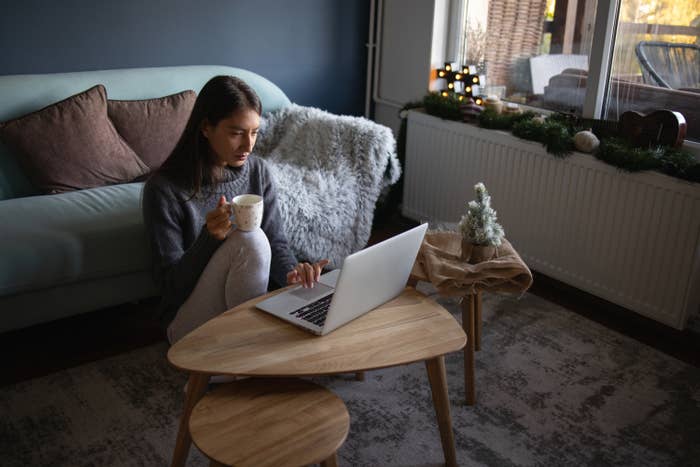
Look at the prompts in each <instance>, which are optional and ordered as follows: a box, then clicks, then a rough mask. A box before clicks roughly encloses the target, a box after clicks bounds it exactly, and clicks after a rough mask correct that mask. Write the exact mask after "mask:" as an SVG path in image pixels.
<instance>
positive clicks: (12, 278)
mask: <svg viewBox="0 0 700 467" xmlns="http://www.w3.org/2000/svg"><path fill="white" fill-rule="evenodd" d="M221 74H229V75H235V76H238V77H240V78H242V79H243V80H245V81H246V82H247V83H248V84H250V85H251V86H252V87H253V88H254V89H255V90H256V92H257V93H258V94H259V95H260V98H261V100H262V103H263V109H264V111H266V112H269V111H273V110H277V109H280V108H283V107H286V106H289V105H290V101H289V99H288V98H287V96H285V94H284V93H283V92H282V91H281V90H280V89H279V88H278V87H277V86H276V85H274V84H273V83H271V82H270V81H268V80H266V79H265V78H263V77H261V76H259V75H257V74H255V73H252V72H250V71H246V70H242V69H239V68H231V67H223V66H182V67H162V68H135V69H122V70H102V71H87V72H77V73H57V74H40V75H13V76H0V121H6V120H9V119H12V118H16V117H19V116H22V115H25V114H27V113H29V112H32V111H35V110H38V109H41V108H42V107H45V106H47V105H49V104H52V103H54V102H57V101H60V100H62V99H65V98H66V97H69V96H71V95H73V94H76V93H79V92H82V91H84V90H86V89H88V88H90V87H92V86H94V85H96V84H103V85H104V86H105V88H106V89H107V96H108V98H110V99H121V100H134V99H147V98H154V97H161V96H166V95H169V94H173V93H176V92H180V91H183V90H187V89H192V90H194V91H196V92H199V90H200V89H201V88H202V86H203V85H204V83H206V82H207V81H208V80H209V79H210V78H211V77H213V76H216V75H221ZM37 137H39V138H40V137H41V135H37ZM17 157H18V155H17V154H14V153H13V152H12V151H11V150H10V149H9V148H8V147H7V146H5V145H3V144H2V142H0V332H4V331H8V330H12V329H18V328H22V327H26V326H30V325H33V324H37V323H41V322H45V321H50V320H54V319H58V318H62V317H65V316H69V315H74V314H78V313H83V312H86V311H91V310H96V309H99V308H103V307H107V306H112V305H116V304H120V303H126V302H130V301H135V300H139V299H142V298H145V297H149V296H153V295H155V294H156V289H155V286H154V284H153V281H152V279H151V273H150V253H149V251H148V246H147V242H146V237H145V231H144V227H143V222H142V216H141V208H140V197H141V189H142V186H143V185H142V184H141V183H131V184H123V185H115V186H108V187H102V188H95V189H89V190H82V191H76V192H70V193H64V194H58V195H37V192H36V190H35V189H34V188H33V187H32V185H31V184H30V183H29V181H28V180H27V178H26V176H25V175H24V174H23V172H22V170H21V169H20V167H19V165H18V163H17Z"/></svg>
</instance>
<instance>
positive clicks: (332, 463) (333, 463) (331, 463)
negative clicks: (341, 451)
mask: <svg viewBox="0 0 700 467" xmlns="http://www.w3.org/2000/svg"><path fill="white" fill-rule="evenodd" d="M321 467H338V456H337V455H336V453H335V452H334V453H333V454H331V455H330V456H328V458H327V459H324V460H323V462H321Z"/></svg>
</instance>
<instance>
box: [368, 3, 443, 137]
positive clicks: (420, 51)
mask: <svg viewBox="0 0 700 467" xmlns="http://www.w3.org/2000/svg"><path fill="white" fill-rule="evenodd" d="M446 3H448V2H447V0H384V1H383V2H380V6H381V7H382V11H381V12H380V15H378V20H379V17H380V16H381V24H380V31H381V35H379V37H378V41H379V57H378V58H379V64H378V70H379V77H378V86H377V89H376V90H375V93H374V97H375V99H374V102H375V114H374V120H375V121H376V122H378V123H381V124H382V125H386V126H388V127H389V128H391V129H393V130H394V133H395V134H398V128H399V124H400V120H399V117H398V111H399V109H400V108H401V107H403V106H404V105H405V104H406V103H408V102H411V101H417V100H420V99H422V98H423V96H425V94H426V92H427V91H428V86H429V83H430V70H431V59H432V58H433V41H434V37H433V30H434V29H433V23H434V20H435V16H436V13H437V11H443V12H444V8H445V4H446ZM441 17H442V18H443V19H441V20H442V21H443V22H444V17H445V16H444V13H442V15H441ZM438 42H440V43H439V44H437V46H438V48H442V49H444V47H445V44H444V39H443V40H438ZM442 53H443V54H444V50H443V52H442Z"/></svg>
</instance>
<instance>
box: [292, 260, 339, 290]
mask: <svg viewBox="0 0 700 467" xmlns="http://www.w3.org/2000/svg"><path fill="white" fill-rule="evenodd" d="M328 263H329V261H328V260H327V259H322V260H321V261H319V262H318V263H314V264H309V263H299V264H297V265H296V266H294V269H292V270H291V271H289V272H288V273H287V285H291V284H298V283H300V282H301V285H302V286H303V287H304V288H310V287H313V286H314V284H315V283H316V282H318V280H319V279H320V278H321V270H322V269H323V267H324V266H325V265H326V264H328Z"/></svg>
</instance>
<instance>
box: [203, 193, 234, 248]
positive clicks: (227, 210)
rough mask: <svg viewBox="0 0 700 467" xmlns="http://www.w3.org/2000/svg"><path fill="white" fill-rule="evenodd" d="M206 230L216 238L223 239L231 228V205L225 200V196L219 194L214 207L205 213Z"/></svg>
mask: <svg viewBox="0 0 700 467" xmlns="http://www.w3.org/2000/svg"><path fill="white" fill-rule="evenodd" d="M206 221H207V231H208V232H209V234H210V235H211V236H212V237H214V238H216V239H217V240H225V239H226V235H228V233H229V231H230V230H231V225H232V224H231V205H230V204H228V203H227V202H226V197H225V196H224V195H221V198H219V203H218V204H217V205H216V208H214V209H213V210H211V211H209V212H208V213H207V215H206Z"/></svg>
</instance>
